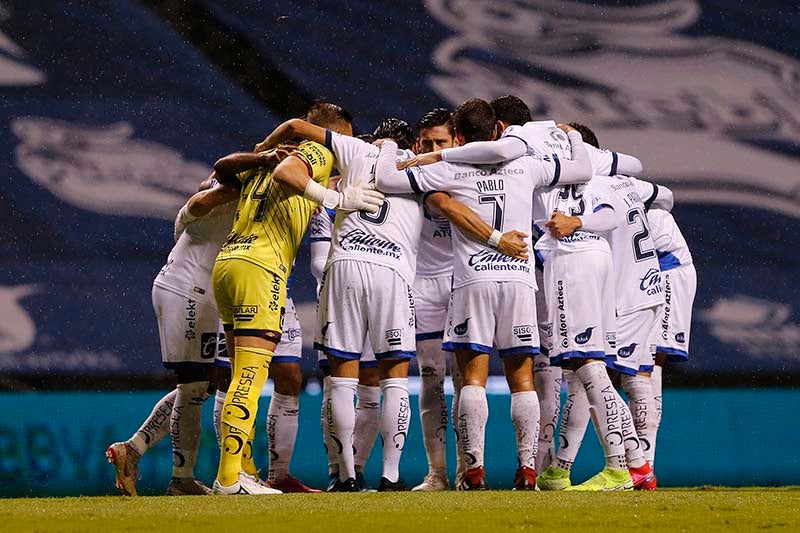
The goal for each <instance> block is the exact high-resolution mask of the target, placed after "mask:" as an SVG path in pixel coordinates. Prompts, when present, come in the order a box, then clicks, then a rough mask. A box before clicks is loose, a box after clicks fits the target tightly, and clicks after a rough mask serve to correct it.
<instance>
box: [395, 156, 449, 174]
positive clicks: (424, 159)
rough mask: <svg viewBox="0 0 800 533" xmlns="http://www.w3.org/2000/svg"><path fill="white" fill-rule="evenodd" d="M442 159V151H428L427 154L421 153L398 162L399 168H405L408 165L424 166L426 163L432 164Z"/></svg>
mask: <svg viewBox="0 0 800 533" xmlns="http://www.w3.org/2000/svg"><path fill="white" fill-rule="evenodd" d="M441 160H442V152H428V153H427V154H419V155H417V156H415V157H412V158H410V159H406V160H405V161H400V162H398V163H397V170H405V169H407V168H408V167H422V166H425V165H432V164H434V163H438V162H439V161H441Z"/></svg>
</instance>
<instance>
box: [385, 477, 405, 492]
mask: <svg viewBox="0 0 800 533" xmlns="http://www.w3.org/2000/svg"><path fill="white" fill-rule="evenodd" d="M407 490H408V489H407V488H406V483H405V481H403V480H402V479H398V480H397V481H389V480H388V479H386V478H385V477H382V478H381V482H380V483H379V484H378V492H405V491H407Z"/></svg>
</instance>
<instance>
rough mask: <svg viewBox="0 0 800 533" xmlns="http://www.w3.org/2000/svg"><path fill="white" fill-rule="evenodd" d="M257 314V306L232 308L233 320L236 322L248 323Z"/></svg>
mask: <svg viewBox="0 0 800 533" xmlns="http://www.w3.org/2000/svg"><path fill="white" fill-rule="evenodd" d="M257 314H258V306H257V305H247V304H245V305H236V306H234V308H233V318H234V319H235V320H236V321H237V322H249V321H251V320H253V318H255V316H256V315H257Z"/></svg>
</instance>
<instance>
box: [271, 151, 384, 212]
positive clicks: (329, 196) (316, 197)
mask: <svg viewBox="0 0 800 533" xmlns="http://www.w3.org/2000/svg"><path fill="white" fill-rule="evenodd" d="M292 155H294V156H296V157H288V158H286V159H284V160H283V161H281V163H280V164H279V165H278V166H277V167H276V168H275V172H273V174H272V177H273V179H275V181H277V182H278V183H281V184H283V185H286V186H288V187H290V188H292V189H294V190H295V191H297V192H298V193H299V194H301V195H303V197H305V198H308V199H309V200H311V201H313V202H316V203H318V204H320V205H322V206H323V207H327V208H329V209H345V210H348V211H362V210H363V211H367V212H369V213H377V212H378V209H379V208H380V206H381V205H383V194H381V193H380V192H378V191H376V190H374V188H373V187H372V185H371V184H365V185H364V186H363V187H362V186H346V187H344V188H343V189H342V191H334V190H332V189H328V188H327V187H325V186H323V185H321V184H319V183H317V182H316V181H315V180H314V179H313V178H314V169H313V168H312V166H311V164H310V163H309V162H308V161H307V160H306V159H303V158H302V156H301V155H299V154H298V153H294V154H292Z"/></svg>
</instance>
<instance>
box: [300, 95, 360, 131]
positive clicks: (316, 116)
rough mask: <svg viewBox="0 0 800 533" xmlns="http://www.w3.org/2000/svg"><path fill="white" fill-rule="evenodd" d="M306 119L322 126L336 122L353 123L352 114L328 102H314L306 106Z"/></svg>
mask: <svg viewBox="0 0 800 533" xmlns="http://www.w3.org/2000/svg"><path fill="white" fill-rule="evenodd" d="M306 121H308V122H310V123H311V124H314V125H316V126H320V127H322V128H327V127H330V126H332V125H334V124H336V123H338V122H346V123H348V124H352V123H353V115H351V114H350V113H349V112H348V111H347V110H346V109H344V108H343V107H341V106H338V105H336V104H332V103H330V102H320V101H317V102H314V103H313V104H311V107H309V108H308V112H307V113H306Z"/></svg>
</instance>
